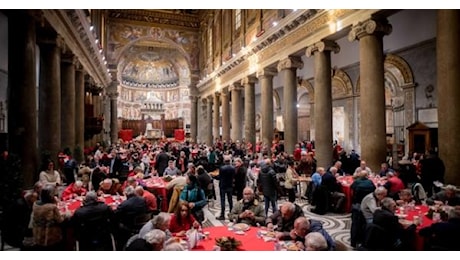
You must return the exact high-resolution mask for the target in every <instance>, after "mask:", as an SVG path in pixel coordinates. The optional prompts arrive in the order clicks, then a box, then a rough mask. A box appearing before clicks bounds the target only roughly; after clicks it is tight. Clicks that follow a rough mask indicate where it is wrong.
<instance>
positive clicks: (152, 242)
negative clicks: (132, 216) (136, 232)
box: [126, 229, 166, 251]
mask: <svg viewBox="0 0 460 260" xmlns="http://www.w3.org/2000/svg"><path fill="white" fill-rule="evenodd" d="M165 241H166V234H165V232H164V231H162V230H159V229H154V230H152V231H149V232H148V233H147V234H145V236H144V237H139V238H136V239H134V241H133V242H131V243H130V244H129V245H128V246H127V247H126V251H161V250H163V246H164V243H165Z"/></svg>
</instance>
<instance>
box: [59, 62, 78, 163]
mask: <svg viewBox="0 0 460 260" xmlns="http://www.w3.org/2000/svg"><path fill="white" fill-rule="evenodd" d="M75 93H76V92H75V58H74V57H73V55H71V56H66V57H62V60H61V102H62V104H61V117H62V119H63V120H62V122H61V147H62V149H65V148H69V149H70V152H71V153H72V156H74V152H75V120H74V118H75V108H76V105H75Z"/></svg>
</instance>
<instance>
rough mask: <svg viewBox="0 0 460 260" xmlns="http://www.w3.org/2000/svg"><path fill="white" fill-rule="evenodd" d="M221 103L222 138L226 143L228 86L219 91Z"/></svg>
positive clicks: (227, 134) (228, 101)
mask: <svg viewBox="0 0 460 260" xmlns="http://www.w3.org/2000/svg"><path fill="white" fill-rule="evenodd" d="M221 103H222V140H223V141H224V142H226V143H228V142H229V141H230V96H229V93H228V88H224V89H223V90H222V93H221Z"/></svg>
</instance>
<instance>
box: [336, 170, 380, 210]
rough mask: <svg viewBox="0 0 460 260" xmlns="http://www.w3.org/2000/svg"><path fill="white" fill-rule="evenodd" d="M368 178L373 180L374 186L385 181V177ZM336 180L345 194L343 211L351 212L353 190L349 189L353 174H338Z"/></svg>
mask: <svg viewBox="0 0 460 260" xmlns="http://www.w3.org/2000/svg"><path fill="white" fill-rule="evenodd" d="M369 180H371V181H372V182H374V185H375V186H376V187H378V186H382V185H384V184H385V183H386V180H385V179H381V178H375V177H369ZM337 181H338V182H339V183H340V184H341V186H342V192H343V193H344V194H345V212H351V202H352V196H353V192H352V190H351V184H353V181H354V179H353V176H339V177H337Z"/></svg>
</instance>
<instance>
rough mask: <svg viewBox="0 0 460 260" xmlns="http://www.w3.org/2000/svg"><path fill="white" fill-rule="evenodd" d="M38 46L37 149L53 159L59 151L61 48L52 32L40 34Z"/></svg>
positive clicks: (58, 40)
mask: <svg viewBox="0 0 460 260" xmlns="http://www.w3.org/2000/svg"><path fill="white" fill-rule="evenodd" d="M38 44H39V46H40V83H39V84H40V87H39V89H40V91H39V122H38V129H39V149H40V151H41V152H42V153H43V154H45V153H49V155H50V158H51V159H52V160H54V161H55V162H56V161H57V159H58V157H57V155H58V153H59V152H60V151H61V123H62V120H61V119H62V118H61V48H62V46H63V40H62V38H61V37H60V36H58V35H57V34H56V33H52V32H47V33H42V34H41V35H40V37H39V42H38Z"/></svg>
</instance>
